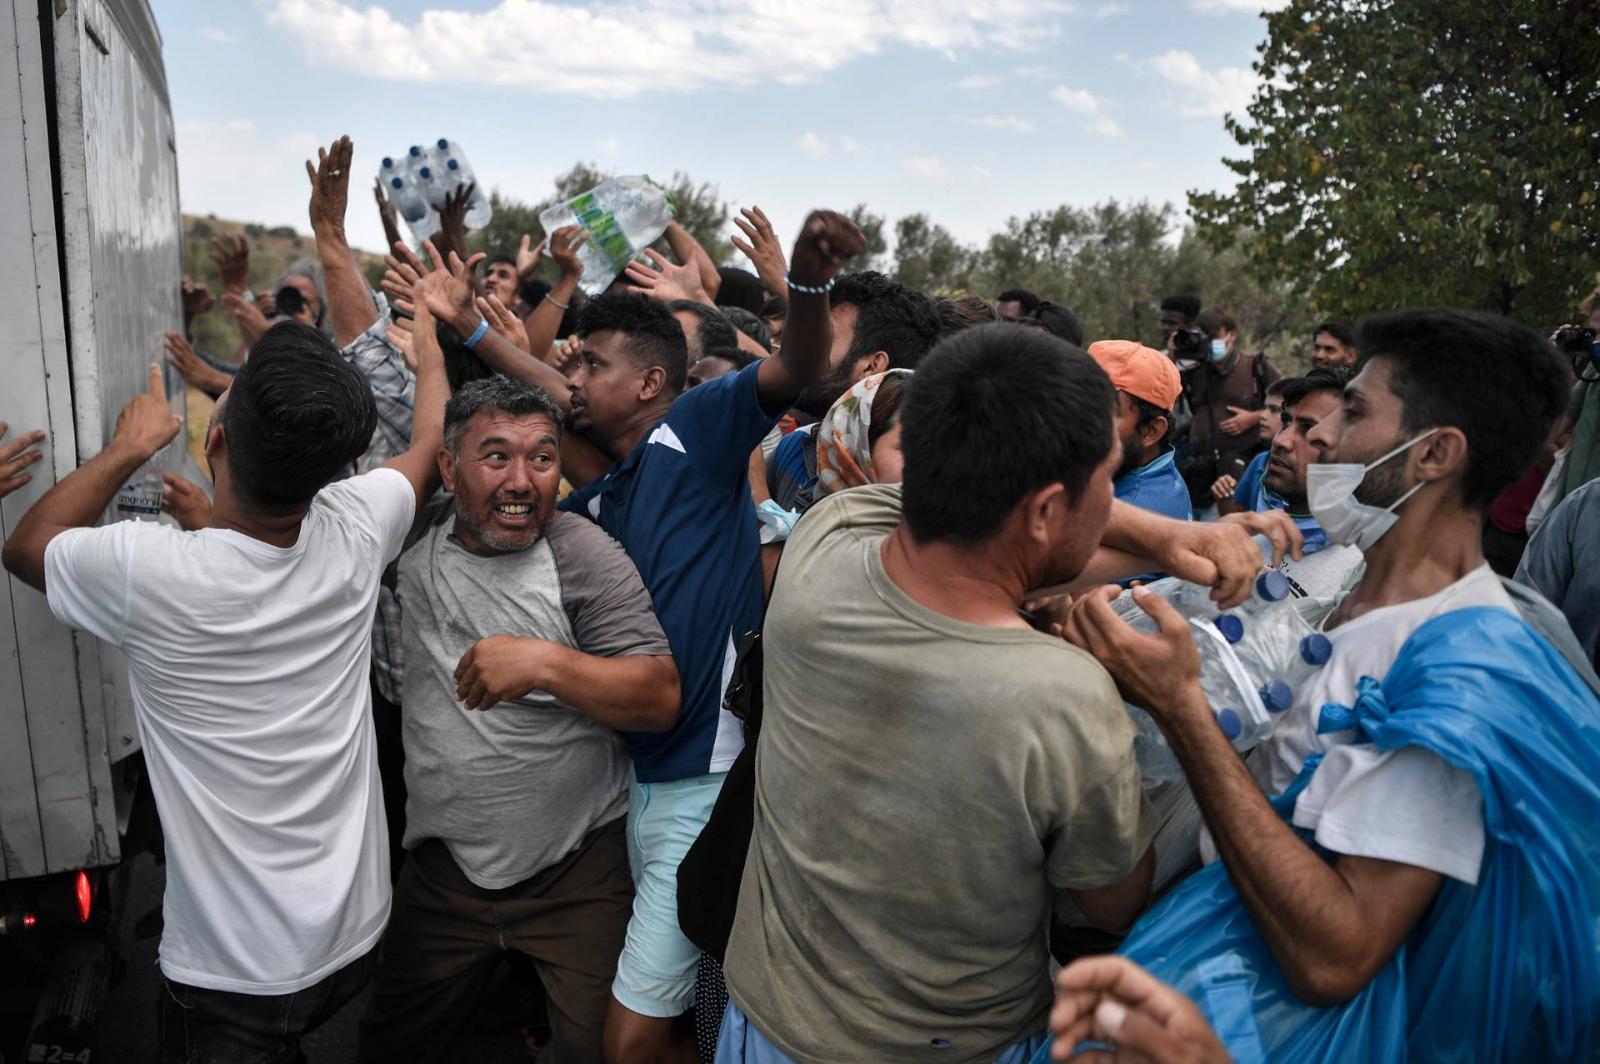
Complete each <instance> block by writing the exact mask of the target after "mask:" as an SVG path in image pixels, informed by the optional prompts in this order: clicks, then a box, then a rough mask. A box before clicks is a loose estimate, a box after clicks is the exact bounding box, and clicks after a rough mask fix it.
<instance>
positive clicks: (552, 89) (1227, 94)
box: [151, 0, 1265, 248]
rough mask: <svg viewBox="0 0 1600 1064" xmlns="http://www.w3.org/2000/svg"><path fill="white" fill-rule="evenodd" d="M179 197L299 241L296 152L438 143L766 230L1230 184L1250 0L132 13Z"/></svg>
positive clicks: (368, 162) (770, 0) (515, 173)
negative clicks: (708, 208)
mask: <svg viewBox="0 0 1600 1064" xmlns="http://www.w3.org/2000/svg"><path fill="white" fill-rule="evenodd" d="M151 6H152V8H153V10H154V12H155V16H156V20H157V22H158V24H159V26H160V28H161V33H162V36H163V39H164V43H165V54H166V64H167V76H168V81H169V84H170V88H171V95H172V109H173V115H174V118H175V120H176V123H177V137H178V157H179V175H180V182H181V194H182V200H183V206H184V209H185V210H186V211H189V212H194V213H202V214H205V213H215V214H217V215H219V216H221V217H228V218H238V219H248V220H254V221H260V222H263V223H266V224H270V225H283V224H291V225H295V226H297V227H298V228H301V229H305V228H307V221H306V214H305V204H306V190H307V185H306V179H305V171H304V166H303V160H304V159H306V158H307V157H314V155H315V150H316V146H317V145H318V144H319V143H321V144H327V143H328V142H330V141H331V140H333V139H334V138H335V137H337V136H338V135H339V134H341V133H349V134H350V136H351V137H352V139H353V140H354V141H355V145H356V170H357V172H358V174H359V180H360V191H359V192H357V193H355V194H353V196H352V204H351V211H350V218H349V228H350V230H351V235H352V238H353V240H354V241H355V242H356V243H357V244H358V245H360V246H363V247H367V248H377V247H378V246H379V245H380V244H381V243H382V235H381V232H382V231H381V229H380V227H379V225H378V220H377V214H376V210H375V209H374V207H373V205H372V199H371V193H370V189H371V180H372V175H373V174H374V173H375V172H376V170H377V166H378V160H379V159H380V158H381V157H382V156H383V155H385V154H398V153H400V152H401V151H403V150H404V148H405V146H406V145H408V144H411V143H415V142H418V141H422V140H425V139H434V138H437V137H440V136H448V137H451V138H453V139H454V140H456V141H458V142H459V143H460V144H461V145H462V146H463V148H464V149H465V151H466V153H467V154H468V156H469V157H470V159H471V162H472V165H473V167H474V168H475V169H476V170H477V172H478V174H479V177H480V180H481V181H483V182H484V183H486V184H488V185H490V186H494V187H498V188H499V189H501V190H502V191H504V192H507V193H510V194H514V195H518V196H521V197H523V198H526V199H530V200H532V199H538V198H540V197H543V196H544V195H546V194H547V193H548V191H549V189H550V187H551V179H552V177H553V176H554V175H555V174H557V173H559V172H561V171H562V170H564V169H566V168H567V167H568V166H570V165H571V163H572V162H574V161H576V160H579V159H583V160H588V161H593V162H595V163H598V164H600V165H601V166H603V167H605V168H608V169H614V170H616V171H617V172H621V173H645V172H648V173H651V174H654V175H656V176H658V177H660V176H664V175H666V174H669V173H671V172H672V171H673V170H683V171H686V172H688V173H690V174H692V175H693V176H694V177H695V178H697V179H699V180H709V181H713V182H715V183H716V184H717V185H718V186H719V187H720V189H721V193H722V195H723V197H724V198H725V199H728V200H730V201H731V202H732V203H733V204H734V205H735V206H740V205H745V204H751V203H756V204H760V205H761V206H762V207H763V208H764V209H765V210H766V211H767V212H768V214H769V215H771V216H772V218H773V221H774V223H775V224H776V225H777V226H778V229H779V232H780V234H781V235H783V236H784V239H785V241H786V242H787V240H788V239H789V237H790V236H791V235H792V233H793V231H794V229H795V227H796V226H797V225H798V224H799V222H800V220H801V219H802V218H803V217H804V214H805V212H806V210H808V209H809V208H811V207H815V206H829V207H840V208H848V207H849V206H851V205H853V204H856V203H862V202H864V203H866V204H868V205H869V206H870V207H871V208H872V209H873V210H875V211H877V212H878V213H880V214H884V215H886V216H888V217H889V218H890V219H891V220H892V219H894V218H897V217H899V216H902V215H905V214H910V213H912V212H914V211H925V212H927V213H928V214H929V215H930V216H931V217H932V218H933V220H934V221H936V222H938V223H940V224H942V225H944V226H946V227H947V228H949V229H950V230H951V231H953V232H954V233H955V234H956V235H957V236H958V237H960V238H962V239H965V240H969V241H979V240H982V239H983V238H984V237H985V236H986V235H987V234H988V233H990V232H992V231H994V230H995V229H997V228H999V227H1000V226H1001V225H1002V224H1003V223H1004V221H1005V219H1006V218H1007V217H1008V216H1010V215H1014V214H1023V213H1026V212H1028V211H1031V210H1036V209H1045V208H1049V207H1053V206H1055V205H1057V204H1061V203H1070V204H1075V205H1084V206H1086V205H1089V204H1091V203H1095V202H1098V201H1101V200H1104V199H1107V198H1111V197H1116V198H1119V199H1123V200H1133V199H1149V200H1152V201H1155V202H1173V203H1179V204H1181V203H1182V202H1183V195H1184V192H1185V190H1187V189H1191V188H1217V187H1225V186H1226V185H1227V184H1229V177H1230V175H1229V174H1228V172H1227V170H1226V169H1224V167H1223V166H1222V164H1221V159H1222V157H1223V156H1224V155H1225V154H1236V149H1235V147H1234V145H1233V144H1232V141H1231V140H1230V139H1229V138H1228V136H1227V134H1226V132H1225V131H1224V129H1223V124H1222V113H1223V111H1224V110H1230V111H1233V112H1234V113H1235V114H1241V113H1242V110H1243V107H1244V106H1245V104H1246V103H1247V102H1248V100H1249V96H1250V90H1251V86H1252V85H1253V84H1254V75H1253V74H1252V73H1251V72H1250V69H1249V67H1250V62H1251V60H1252V58H1253V57H1254V54H1255V49H1256V47H1257V46H1258V45H1259V43H1260V42H1261V40H1262V39H1263V37H1264V32H1265V26H1264V23H1263V22H1262V21H1261V19H1260V17H1259V13H1258V12H1259V8H1260V6H1261V3H1260V0H1123V2H1101V0H1075V2H1072V3H1065V2H1058V0H964V2H962V0H806V2H805V3H804V4H801V3H797V2H794V0H675V2H667V0H604V2H601V3H594V4H576V3H566V2H552V0H433V2H432V3H426V4H425V3H422V2H420V0H387V2H385V3H383V4H381V5H375V4H373V3H371V0H255V2H241V3H216V2H214V0H212V2H196V0H152V5H151Z"/></svg>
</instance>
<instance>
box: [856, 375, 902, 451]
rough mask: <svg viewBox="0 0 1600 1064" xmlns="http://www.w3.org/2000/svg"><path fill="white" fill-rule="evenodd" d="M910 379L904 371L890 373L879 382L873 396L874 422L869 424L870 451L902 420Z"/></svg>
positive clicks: (868, 444) (868, 441) (868, 448)
mask: <svg viewBox="0 0 1600 1064" xmlns="http://www.w3.org/2000/svg"><path fill="white" fill-rule="evenodd" d="M910 379H911V378H910V377H907V376H906V375H905V374H904V373H890V374H889V375H887V376H886V377H884V378H883V380H881V381H879V382H878V390H877V391H876V392H875V393H874V394H873V396H872V423H871V424H869V425H868V426H867V450H868V451H871V450H872V449H873V448H874V447H876V446H877V445H878V441H879V440H881V439H883V437H884V435H885V434H886V433H888V431H889V430H890V429H892V428H894V426H895V422H897V421H899V420H900V406H901V404H902V403H903V402H905V394H906V385H907V383H909V381H910Z"/></svg>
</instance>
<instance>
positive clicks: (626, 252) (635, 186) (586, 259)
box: [539, 177, 672, 296]
mask: <svg viewBox="0 0 1600 1064" xmlns="http://www.w3.org/2000/svg"><path fill="white" fill-rule="evenodd" d="M671 221H672V208H671V206H670V205H669V204H668V203H667V195H666V193H665V192H663V191H662V190H661V189H660V187H658V186H657V185H656V184H654V183H653V182H651V181H650V180H649V179H648V178H644V177H611V178H607V179H606V180H604V181H602V182H601V183H600V184H598V185H596V186H595V187H594V188H592V189H590V190H589V191H587V192H585V193H583V194H582V195H579V196H574V197H573V198H572V199H570V200H567V201H566V202H565V203H558V204H556V205H554V206H552V207H548V208H546V209H545V210H543V211H541V212H540V214H539V224H540V225H541V226H543V227H544V231H545V233H546V234H549V233H554V232H555V231H556V230H557V229H560V228H561V227H563V226H567V225H581V226H582V227H583V228H584V229H586V230H588V231H589V239H588V242H587V243H585V244H584V245H583V247H582V248H580V249H578V259H579V261H581V262H582V263H583V278H582V280H580V281H579V282H578V286H579V287H580V288H582V289H583V291H584V293H585V294H586V295H590V296H597V295H599V294H600V293H602V292H604V291H605V290H606V289H607V288H608V287H610V285H611V282H612V281H613V280H615V279H616V277H617V275H618V274H619V273H621V272H622V270H623V267H625V266H626V265H627V264H628V260H629V259H632V258H633V257H634V256H635V255H637V254H638V253H639V252H641V251H643V250H644V249H645V248H647V247H649V246H650V245H651V244H653V243H655V242H656V241H657V240H659V239H660V238H661V234H662V233H664V232H666V231H667V224H668V223H669V222H671Z"/></svg>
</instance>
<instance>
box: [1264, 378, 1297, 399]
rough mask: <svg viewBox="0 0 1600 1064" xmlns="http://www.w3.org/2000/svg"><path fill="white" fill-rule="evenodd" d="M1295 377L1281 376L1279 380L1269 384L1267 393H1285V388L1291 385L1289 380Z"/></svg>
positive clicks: (1269, 394)
mask: <svg viewBox="0 0 1600 1064" xmlns="http://www.w3.org/2000/svg"><path fill="white" fill-rule="evenodd" d="M1294 379H1295V378H1293V377H1279V378H1278V379H1277V380H1275V381H1273V382H1272V383H1271V384H1269V385H1267V390H1266V393H1265V394H1266V395H1268V396H1274V395H1282V394H1283V390H1284V389H1285V388H1287V387H1288V386H1289V382H1290V381H1292V380H1294Z"/></svg>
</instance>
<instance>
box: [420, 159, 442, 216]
mask: <svg viewBox="0 0 1600 1064" xmlns="http://www.w3.org/2000/svg"><path fill="white" fill-rule="evenodd" d="M417 194H418V195H419V196H421V197H422V199H423V201H424V202H426V203H427V204H428V205H429V206H430V207H433V208H434V209H436V210H437V209H441V208H443V207H444V203H445V198H446V197H447V196H449V192H448V191H446V190H445V187H444V184H443V183H442V182H440V181H437V180H435V179H434V174H433V167H431V166H419V167H417Z"/></svg>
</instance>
